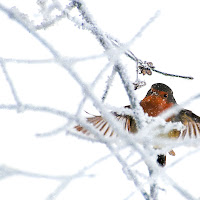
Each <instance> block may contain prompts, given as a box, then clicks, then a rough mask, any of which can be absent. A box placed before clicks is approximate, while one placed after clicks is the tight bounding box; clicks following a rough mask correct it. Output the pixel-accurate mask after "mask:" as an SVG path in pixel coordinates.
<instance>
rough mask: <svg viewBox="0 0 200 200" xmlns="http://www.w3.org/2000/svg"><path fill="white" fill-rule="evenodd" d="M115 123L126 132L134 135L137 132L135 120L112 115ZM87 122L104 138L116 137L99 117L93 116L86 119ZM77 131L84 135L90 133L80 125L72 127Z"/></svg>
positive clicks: (126, 116) (107, 124)
mask: <svg viewBox="0 0 200 200" xmlns="http://www.w3.org/2000/svg"><path fill="white" fill-rule="evenodd" d="M113 115H114V116H115V117H116V119H117V121H119V122H120V123H121V124H122V126H123V127H124V129H125V130H126V131H128V132H132V133H135V132H136V131H137V128H136V123H135V120H134V119H133V118H132V117H131V116H129V115H119V114H116V113H113ZM87 122H89V123H91V124H92V125H93V126H94V127H95V128H96V129H97V130H99V131H100V133H102V135H105V136H108V137H109V136H114V135H117V134H116V133H115V132H114V130H113V128H112V127H111V126H110V125H109V123H108V122H107V121H106V120H105V119H104V118H103V117H101V116H94V117H89V118H87ZM74 128H75V129H76V130H77V131H81V132H82V133H84V134H87V135H89V134H90V132H89V131H88V130H87V129H85V128H84V127H82V126H81V125H78V126H75V127H74Z"/></svg>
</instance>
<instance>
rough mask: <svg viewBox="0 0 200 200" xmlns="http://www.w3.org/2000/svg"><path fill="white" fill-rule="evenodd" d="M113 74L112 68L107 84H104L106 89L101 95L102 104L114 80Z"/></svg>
mask: <svg viewBox="0 0 200 200" xmlns="http://www.w3.org/2000/svg"><path fill="white" fill-rule="evenodd" d="M115 74H116V70H115V69H114V68H113V70H112V73H111V75H110V76H109V77H108V80H107V84H106V89H105V91H104V93H103V96H102V98H101V99H102V102H104V101H105V99H106V97H107V95H108V91H109V89H110V86H111V84H112V82H113V80H114V77H115Z"/></svg>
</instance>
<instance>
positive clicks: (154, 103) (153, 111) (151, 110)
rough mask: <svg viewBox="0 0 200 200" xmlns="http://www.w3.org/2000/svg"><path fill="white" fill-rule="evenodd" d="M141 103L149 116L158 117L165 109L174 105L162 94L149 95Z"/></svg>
mask: <svg viewBox="0 0 200 200" xmlns="http://www.w3.org/2000/svg"><path fill="white" fill-rule="evenodd" d="M140 105H141V106H142V108H143V110H144V112H145V113H147V114H148V115H149V116H152V117H156V116H158V115H159V114H160V113H162V112H163V111H164V110H166V109H168V108H170V107H172V106H173V103H169V102H167V101H166V100H165V99H163V98H162V97H160V96H155V95H153V96H147V97H145V98H144V99H143V100H142V101H141V102H140Z"/></svg>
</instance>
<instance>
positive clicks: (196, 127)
mask: <svg viewBox="0 0 200 200" xmlns="http://www.w3.org/2000/svg"><path fill="white" fill-rule="evenodd" d="M175 105H178V104H177V102H176V100H175V98H174V95H173V91H172V89H171V88H170V87H169V86H167V85H166V84H163V83H155V84H153V85H152V86H151V88H150V89H149V90H148V92H147V94H146V96H145V97H144V99H143V100H141V101H140V106H141V107H142V108H143V111H144V113H147V114H148V116H149V117H157V116H159V115H160V114H161V113H163V112H164V111H166V110H167V109H169V108H171V107H173V106H175ZM125 108H127V109H130V110H131V109H132V108H131V106H130V105H128V106H125ZM112 114H113V115H114V116H115V118H116V119H117V120H118V121H119V122H121V123H122V125H123V127H124V129H125V130H126V131H127V132H128V133H132V134H135V133H137V131H138V128H137V124H136V121H135V119H134V117H133V116H131V115H127V114H117V113H116V112H112ZM166 121H167V122H181V123H182V125H183V127H184V128H183V129H182V130H176V129H173V130H171V131H170V132H169V133H168V134H167V137H168V138H179V137H182V138H185V136H186V135H188V136H189V137H196V138H197V136H198V135H200V117H199V116H197V115H196V114H194V113H193V112H192V111H190V110H187V109H184V108H183V109H181V110H180V111H179V112H178V113H177V114H174V115H172V116H171V117H169V118H168V119H166ZM87 122H88V123H90V124H92V125H93V126H94V127H95V128H96V129H98V130H99V131H100V132H101V133H102V134H103V135H105V136H113V135H115V134H116V133H115V131H114V130H113V129H112V127H111V126H110V125H109V123H108V122H107V121H106V120H105V119H104V118H103V117H102V116H101V115H99V116H96V115H94V116H92V117H88V118H87ZM74 128H75V129H76V130H77V131H80V132H82V133H84V134H90V133H89V131H88V130H87V129H86V128H84V127H83V126H81V125H77V126H75V127H74ZM169 154H170V155H173V156H175V152H174V151H173V150H171V151H170V152H169ZM157 163H158V165H159V166H161V167H164V166H165V165H166V155H165V154H159V155H157Z"/></svg>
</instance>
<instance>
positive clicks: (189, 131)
mask: <svg viewBox="0 0 200 200" xmlns="http://www.w3.org/2000/svg"><path fill="white" fill-rule="evenodd" d="M172 121H174V122H181V123H182V124H183V125H184V126H185V129H184V130H182V131H181V132H180V136H182V137H183V138H185V137H186V136H189V137H190V138H194V137H195V138H197V137H200V117H199V116H197V115H195V114H194V113H193V112H192V111H190V110H186V109H183V110H181V111H180V112H179V114H178V115H177V116H176V117H174V119H173V120H172Z"/></svg>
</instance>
